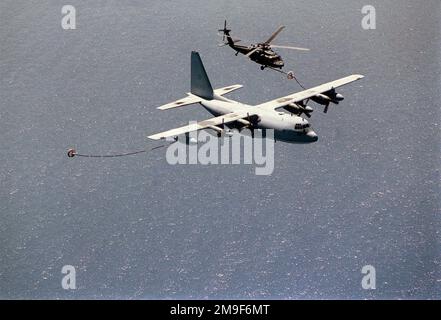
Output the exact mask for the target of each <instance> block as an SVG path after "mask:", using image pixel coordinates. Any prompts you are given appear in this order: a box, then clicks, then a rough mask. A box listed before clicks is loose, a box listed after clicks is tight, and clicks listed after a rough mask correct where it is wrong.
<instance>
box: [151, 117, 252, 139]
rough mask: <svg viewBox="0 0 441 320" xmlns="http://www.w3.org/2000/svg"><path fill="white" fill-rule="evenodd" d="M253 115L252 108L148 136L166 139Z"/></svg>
mask: <svg viewBox="0 0 441 320" xmlns="http://www.w3.org/2000/svg"><path fill="white" fill-rule="evenodd" d="M253 115H255V113H253V112H252V111H251V110H250V111H249V112H246V111H239V112H232V113H227V114H224V115H221V116H219V117H214V118H211V119H207V120H204V121H200V122H195V123H191V124H189V125H186V126H183V127H179V128H176V129H171V130H168V131H164V132H160V133H157V134H154V135H151V136H148V138H150V139H153V140H159V139H165V138H168V137H175V136H178V135H180V134H184V133H188V132H192V131H197V130H202V129H207V128H212V127H215V126H218V125H221V124H224V123H229V122H234V121H237V120H240V119H247V118H249V117H250V116H253Z"/></svg>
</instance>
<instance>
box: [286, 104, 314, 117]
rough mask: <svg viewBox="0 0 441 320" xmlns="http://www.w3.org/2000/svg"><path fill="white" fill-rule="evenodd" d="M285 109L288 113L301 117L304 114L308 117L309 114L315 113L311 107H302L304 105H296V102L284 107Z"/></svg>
mask: <svg viewBox="0 0 441 320" xmlns="http://www.w3.org/2000/svg"><path fill="white" fill-rule="evenodd" d="M283 109H285V110H286V111H289V112H291V113H294V114H299V115H300V114H302V113H305V114H306V115H308V114H309V113H311V112H313V111H314V109H312V108H311V107H310V106H302V105H299V104H296V103H294V102H292V103H290V104H288V105H286V106H284V107H283Z"/></svg>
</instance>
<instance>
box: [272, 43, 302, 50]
mask: <svg viewBox="0 0 441 320" xmlns="http://www.w3.org/2000/svg"><path fill="white" fill-rule="evenodd" d="M270 48H282V49H291V50H300V51H309V50H310V49H308V48H301V47H290V46H279V45H275V44H271V45H270Z"/></svg>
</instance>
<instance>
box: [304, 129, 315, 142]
mask: <svg viewBox="0 0 441 320" xmlns="http://www.w3.org/2000/svg"><path fill="white" fill-rule="evenodd" d="M306 136H307V137H308V138H309V139H310V140H311V142H316V141H317V140H318V135H317V134H316V133H315V132H314V131H309V132H308V133H307V134H306Z"/></svg>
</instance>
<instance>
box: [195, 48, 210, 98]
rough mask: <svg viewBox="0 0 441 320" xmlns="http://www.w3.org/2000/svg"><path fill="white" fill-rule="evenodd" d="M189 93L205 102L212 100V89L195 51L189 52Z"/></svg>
mask: <svg viewBox="0 0 441 320" xmlns="http://www.w3.org/2000/svg"><path fill="white" fill-rule="evenodd" d="M191 93H192V94H194V95H196V96H198V97H201V98H203V99H206V100H212V99H213V87H212V86H211V83H210V80H209V79H208V76H207V72H205V68H204V64H203V63H202V60H201V57H200V56H199V53H198V52H196V51H192V52H191Z"/></svg>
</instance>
